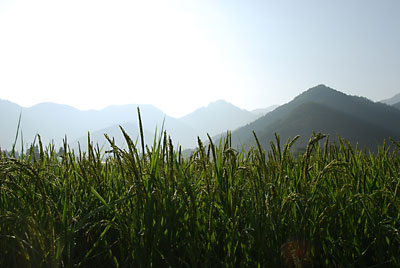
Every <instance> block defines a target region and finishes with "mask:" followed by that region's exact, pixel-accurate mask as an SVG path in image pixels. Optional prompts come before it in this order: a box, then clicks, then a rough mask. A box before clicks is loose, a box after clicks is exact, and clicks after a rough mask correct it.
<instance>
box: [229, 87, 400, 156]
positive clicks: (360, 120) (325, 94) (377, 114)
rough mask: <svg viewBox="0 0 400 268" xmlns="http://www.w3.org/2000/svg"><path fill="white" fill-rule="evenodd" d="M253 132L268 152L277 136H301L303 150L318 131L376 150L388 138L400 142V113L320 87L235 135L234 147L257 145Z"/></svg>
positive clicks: (311, 89)
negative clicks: (378, 144) (276, 134)
mask: <svg viewBox="0 0 400 268" xmlns="http://www.w3.org/2000/svg"><path fill="white" fill-rule="evenodd" d="M253 130H254V131H255V132H256V134H257V137H258V138H259V140H260V142H261V143H262V145H263V147H264V148H268V147H267V146H269V141H271V140H273V137H274V133H275V132H276V133H278V134H280V135H281V139H282V140H283V141H286V140H287V138H288V137H292V138H293V137H295V136H296V135H301V136H302V139H301V140H298V141H297V143H296V144H295V147H296V146H297V147H302V146H304V145H305V144H306V141H307V140H308V139H309V137H310V136H311V133H312V132H313V131H315V132H323V133H325V134H330V135H331V137H332V138H334V137H335V136H336V135H340V136H343V138H346V139H348V140H349V141H350V142H351V143H352V144H353V145H355V144H357V143H358V144H359V145H360V146H366V147H367V148H369V149H371V150H375V149H376V143H381V142H382V141H383V138H385V137H386V138H387V137H393V138H395V139H399V138H400V111H399V110H397V109H395V108H393V107H390V106H388V105H386V104H383V103H374V102H372V101H370V100H368V99H366V98H363V97H357V96H349V95H346V94H344V93H342V92H339V91H337V90H334V89H332V88H329V87H326V86H325V85H318V86H316V87H313V88H310V89H309V90H307V91H305V92H303V93H302V94H300V95H299V96H297V97H295V98H294V99H293V100H292V101H290V102H289V103H287V104H284V105H282V106H279V107H278V108H276V109H275V110H274V111H272V112H270V113H268V114H266V115H265V116H263V117H261V118H259V119H257V120H256V121H254V122H252V123H250V124H248V125H246V126H244V127H241V128H239V129H237V130H236V131H234V132H233V133H232V142H233V144H234V145H240V146H241V145H244V146H245V148H248V147H249V146H250V145H252V144H254V137H253V134H252V131H253Z"/></svg>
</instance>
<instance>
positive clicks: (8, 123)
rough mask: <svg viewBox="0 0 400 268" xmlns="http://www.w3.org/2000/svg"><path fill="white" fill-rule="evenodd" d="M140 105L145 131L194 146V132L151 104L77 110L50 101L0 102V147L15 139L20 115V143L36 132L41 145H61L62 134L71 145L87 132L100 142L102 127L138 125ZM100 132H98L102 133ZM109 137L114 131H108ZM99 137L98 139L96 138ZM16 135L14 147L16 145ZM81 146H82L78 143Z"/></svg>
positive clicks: (32, 138) (6, 146) (104, 128)
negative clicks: (29, 104)
mask: <svg viewBox="0 0 400 268" xmlns="http://www.w3.org/2000/svg"><path fill="white" fill-rule="evenodd" d="M138 106H139V107H140V110H141V115H142V121H143V128H144V129H145V132H149V133H154V131H155V129H156V127H157V128H158V130H161V127H162V124H163V122H165V125H164V129H166V130H167V131H168V133H169V134H170V135H171V136H173V138H174V142H175V143H179V144H181V145H182V146H185V147H194V146H195V145H196V136H197V132H196V131H195V130H193V129H192V128H191V127H189V126H187V125H185V124H184V123H182V122H180V121H179V120H177V119H175V118H172V117H168V116H166V115H165V114H164V113H163V112H162V111H160V110H159V109H157V108H155V107H154V106H152V105H137V104H130V105H123V106H109V107H106V108H104V109H102V110H99V111H97V110H88V111H81V110H78V109H75V108H73V107H71V106H67V105H60V104H54V103H41V104H38V105H35V106H32V107H30V108H24V107H21V106H19V105H17V104H14V103H12V102H9V101H4V100H2V101H1V102H0V112H1V114H2V115H7V116H2V117H0V124H1V126H2V132H1V133H0V146H1V148H3V149H10V148H11V147H12V144H13V142H14V139H15V135H16V130H17V125H18V118H19V115H20V114H21V124H20V132H22V135H23V140H24V146H25V145H30V143H32V142H33V140H34V138H35V136H36V134H37V133H39V134H40V136H41V138H42V141H43V143H44V144H48V143H50V142H51V141H54V143H55V145H56V146H59V145H61V144H62V140H63V139H64V137H65V136H67V139H68V141H69V142H71V146H72V147H76V143H75V144H74V142H75V141H83V140H85V141H86V140H87V133H88V132H90V133H92V134H93V138H92V141H93V142H94V143H96V142H100V143H101V142H103V141H104V138H103V137H101V138H100V135H97V132H99V133H100V132H104V133H107V131H105V130H113V129H119V128H118V125H121V124H125V123H131V124H133V125H136V126H138V116H137V107H138ZM104 133H102V134H104ZM108 134H110V136H113V134H114V132H113V131H111V133H108ZM98 139H99V140H98ZM20 146H21V142H20V138H19V139H18V141H17V148H20ZM82 148H83V146H82Z"/></svg>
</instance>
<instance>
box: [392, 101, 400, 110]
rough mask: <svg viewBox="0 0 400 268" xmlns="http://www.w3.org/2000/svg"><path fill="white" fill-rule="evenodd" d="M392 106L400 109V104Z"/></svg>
mask: <svg viewBox="0 0 400 268" xmlns="http://www.w3.org/2000/svg"><path fill="white" fill-rule="evenodd" d="M392 106H393V107H395V108H397V109H400V102H398V103H395V104H393V105H392Z"/></svg>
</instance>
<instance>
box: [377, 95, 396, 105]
mask: <svg viewBox="0 0 400 268" xmlns="http://www.w3.org/2000/svg"><path fill="white" fill-rule="evenodd" d="M380 102H383V103H386V104H388V105H393V104H396V103H398V102H400V93H399V94H396V95H394V96H393V97H391V98H389V99H385V100H381V101H380Z"/></svg>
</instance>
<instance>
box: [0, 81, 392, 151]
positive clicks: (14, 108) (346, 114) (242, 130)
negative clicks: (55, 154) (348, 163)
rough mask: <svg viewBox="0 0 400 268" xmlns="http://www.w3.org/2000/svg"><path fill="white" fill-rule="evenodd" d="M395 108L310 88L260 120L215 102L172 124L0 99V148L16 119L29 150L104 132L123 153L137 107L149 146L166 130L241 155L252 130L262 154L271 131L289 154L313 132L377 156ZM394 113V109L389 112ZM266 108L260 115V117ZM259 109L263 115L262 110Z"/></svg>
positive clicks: (187, 142)
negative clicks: (228, 141) (222, 141)
mask: <svg viewBox="0 0 400 268" xmlns="http://www.w3.org/2000/svg"><path fill="white" fill-rule="evenodd" d="M399 105H400V104H399V103H397V104H394V105H393V106H389V105H387V104H384V103H381V102H372V101H370V100H368V99H366V98H364V97H358V96H350V95H347V94H344V93H342V92H340V91H337V90H335V89H332V88H329V87H327V86H325V85H318V86H316V87H313V88H310V89H308V90H306V91H304V92H303V93H301V94H300V95H298V96H296V97H295V98H294V99H293V100H292V101H290V102H288V103H286V104H284V105H281V106H279V107H277V108H275V109H273V110H272V111H269V112H267V113H266V114H265V115H260V113H258V114H257V113H256V112H254V111H252V112H250V111H246V110H242V109H240V108H238V107H236V106H234V105H232V104H230V103H228V102H226V101H223V100H218V101H215V102H212V103H210V104H209V105H208V106H206V107H202V108H199V109H197V110H195V111H194V112H192V113H190V114H188V115H186V116H184V117H181V118H173V117H170V116H168V115H166V114H165V113H163V112H162V111H161V110H159V109H157V108H156V107H154V106H152V105H137V104H131V105H122V106H109V107H106V108H104V109H103V110H100V111H96V110H89V111H80V110H78V109H75V108H73V107H71V106H68V105H59V104H53V103H41V104H38V105H35V106H33V107H30V108H23V107H21V106H19V105H17V104H14V103H12V102H9V101H5V100H0V113H1V114H2V115H6V116H1V117H0V125H1V126H2V129H1V130H2V131H1V133H0V146H1V148H2V149H10V148H11V146H12V144H13V142H14V139H15V135H16V130H17V124H18V118H19V115H20V114H21V115H22V117H21V125H20V131H21V132H22V135H20V134H21V133H19V139H18V141H17V148H20V144H21V142H20V140H21V138H23V141H24V146H26V145H29V144H30V143H31V142H32V141H33V140H34V137H35V135H36V134H37V133H39V134H40V135H41V138H42V141H43V144H49V143H50V142H51V141H54V143H55V145H56V146H59V145H60V144H61V143H62V140H63V138H64V137H65V136H67V138H68V143H69V145H70V146H71V148H77V144H78V143H79V144H80V145H81V148H83V149H85V148H86V147H87V140H88V137H87V134H88V132H90V135H91V141H92V142H94V143H98V144H99V146H102V145H104V146H105V148H109V144H108V142H107V141H106V139H105V137H104V134H107V135H108V136H109V137H110V138H114V139H115V142H116V145H118V146H121V147H124V146H125V145H124V144H125V141H124V139H123V135H122V133H121V130H120V127H119V126H122V127H123V128H124V129H125V130H126V131H127V133H128V134H129V135H131V138H132V140H136V139H137V138H138V136H139V127H138V125H139V123H138V115H137V107H138V106H139V108H140V111H141V116H142V123H143V130H144V136H145V141H146V143H147V144H148V145H150V146H151V145H152V143H153V139H154V133H155V131H156V130H157V132H158V133H160V131H161V130H166V131H167V133H168V135H170V136H171V138H172V141H173V143H174V145H177V144H179V145H181V146H182V147H183V149H185V148H194V147H196V146H197V136H199V137H200V138H201V139H203V140H207V136H206V134H207V133H209V134H210V135H211V136H214V139H216V140H218V139H219V138H220V137H223V136H225V135H226V131H228V130H230V131H231V133H232V135H231V136H232V143H233V146H235V147H236V146H240V147H241V148H245V149H248V148H250V146H252V145H254V137H253V134H252V132H253V131H255V133H256V134H257V136H258V138H259V140H260V142H261V143H262V145H263V147H264V148H268V147H269V142H270V141H271V140H273V139H274V133H278V134H279V135H280V136H281V139H282V140H283V141H286V140H287V139H288V138H293V137H295V136H296V135H301V138H300V139H299V140H298V141H297V142H296V143H295V146H294V148H295V149H296V148H302V147H304V146H305V145H306V143H307V141H308V139H309V137H310V136H311V134H312V133H313V131H315V132H322V133H325V134H328V135H330V137H331V139H335V138H336V136H337V135H340V136H342V137H343V138H345V139H347V140H348V141H350V142H351V144H353V145H358V146H359V147H363V148H364V147H365V148H367V149H371V150H376V145H377V144H378V143H382V141H383V139H385V138H388V137H392V138H394V139H396V140H399V139H400V109H399V107H398V106H399ZM396 107H397V108H396ZM267 109H268V108H266V109H265V110H264V109H261V110H259V111H258V112H261V114H262V113H263V112H264V111H267ZM263 110H264V111H263Z"/></svg>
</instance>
